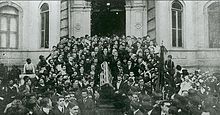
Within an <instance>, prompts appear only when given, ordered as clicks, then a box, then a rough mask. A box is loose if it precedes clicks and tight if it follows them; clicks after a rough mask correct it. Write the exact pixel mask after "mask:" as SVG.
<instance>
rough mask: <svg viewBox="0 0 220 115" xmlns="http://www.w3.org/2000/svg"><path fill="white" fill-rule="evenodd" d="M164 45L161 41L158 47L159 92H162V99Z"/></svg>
mask: <svg viewBox="0 0 220 115" xmlns="http://www.w3.org/2000/svg"><path fill="white" fill-rule="evenodd" d="M164 50H165V48H164V45H163V41H162V43H161V46H160V76H159V87H160V91H162V94H163V99H164Z"/></svg>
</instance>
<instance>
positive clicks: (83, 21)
mask: <svg viewBox="0 0 220 115" xmlns="http://www.w3.org/2000/svg"><path fill="white" fill-rule="evenodd" d="M70 17H71V18H70V20H71V25H70V29H71V31H70V35H71V36H75V37H82V36H85V35H90V34H91V3H90V2H88V1H85V0H75V1H71V10H70Z"/></svg>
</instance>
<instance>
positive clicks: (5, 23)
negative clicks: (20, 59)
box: [0, 6, 19, 48]
mask: <svg viewBox="0 0 220 115" xmlns="http://www.w3.org/2000/svg"><path fill="white" fill-rule="evenodd" d="M18 13H19V12H18V10H17V9H16V8H14V7H11V6H3V7H1V8H0V48H17V47H18V16H19V14H18Z"/></svg>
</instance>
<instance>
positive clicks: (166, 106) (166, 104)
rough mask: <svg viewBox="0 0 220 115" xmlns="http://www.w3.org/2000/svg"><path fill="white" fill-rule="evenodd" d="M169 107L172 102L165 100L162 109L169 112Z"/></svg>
mask: <svg viewBox="0 0 220 115" xmlns="http://www.w3.org/2000/svg"><path fill="white" fill-rule="evenodd" d="M169 107H170V103H169V102H165V103H164V104H163V105H162V106H161V109H162V111H164V112H166V113H168V110H169Z"/></svg>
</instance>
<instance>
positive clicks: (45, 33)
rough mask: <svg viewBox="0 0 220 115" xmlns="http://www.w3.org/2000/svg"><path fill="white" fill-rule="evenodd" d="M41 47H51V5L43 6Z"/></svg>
mask: <svg viewBox="0 0 220 115" xmlns="http://www.w3.org/2000/svg"><path fill="white" fill-rule="evenodd" d="M40 9H41V48H49V6H48V4H46V3H44V4H43V5H42V6H41V8H40Z"/></svg>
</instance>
